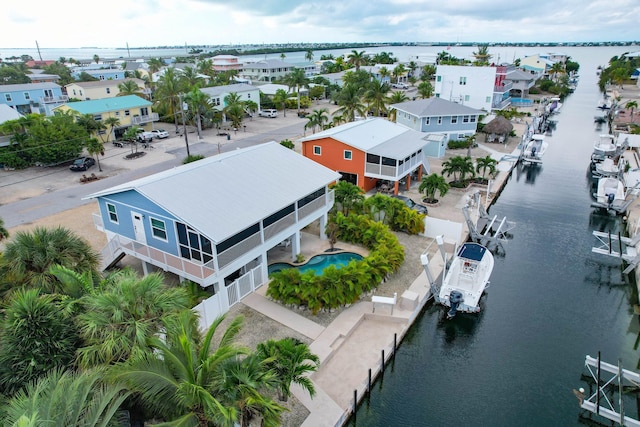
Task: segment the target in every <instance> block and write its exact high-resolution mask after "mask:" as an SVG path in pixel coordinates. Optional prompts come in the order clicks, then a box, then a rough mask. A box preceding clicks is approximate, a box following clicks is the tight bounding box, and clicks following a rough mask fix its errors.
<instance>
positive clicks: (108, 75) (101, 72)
mask: <svg viewBox="0 0 640 427" xmlns="http://www.w3.org/2000/svg"><path fill="white" fill-rule="evenodd" d="M82 73H86V74H88V75H90V76H91V77H93V78H96V79H98V80H120V79H124V78H125V70H123V69H122V66H119V65H116V64H115V63H113V64H111V63H99V64H95V63H87V64H84V65H81V66H77V67H73V68H72V69H71V77H73V78H74V79H75V80H78V79H79V78H80V75H81V74H82Z"/></svg>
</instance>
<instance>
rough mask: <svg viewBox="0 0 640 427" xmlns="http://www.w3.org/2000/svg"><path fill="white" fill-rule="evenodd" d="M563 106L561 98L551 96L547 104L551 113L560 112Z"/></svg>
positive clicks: (547, 108) (548, 111)
mask: <svg viewBox="0 0 640 427" xmlns="http://www.w3.org/2000/svg"><path fill="white" fill-rule="evenodd" d="M561 107H562V103H561V102H560V98H551V99H550V100H549V104H547V107H546V110H547V113H549V114H556V113H559V112H560V108H561Z"/></svg>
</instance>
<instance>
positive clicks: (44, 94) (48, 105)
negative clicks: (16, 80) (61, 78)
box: [0, 82, 69, 116]
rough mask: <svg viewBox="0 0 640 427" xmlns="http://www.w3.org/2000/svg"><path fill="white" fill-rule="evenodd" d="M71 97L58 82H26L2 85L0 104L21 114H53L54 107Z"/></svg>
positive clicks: (0, 88)
mask: <svg viewBox="0 0 640 427" xmlns="http://www.w3.org/2000/svg"><path fill="white" fill-rule="evenodd" d="M68 100H69V98H68V97H67V95H64V94H63V92H62V87H61V86H60V85H58V84H56V83H52V82H43V83H24V84H16V85H0V104H5V105H8V106H9V107H11V108H13V109H14V110H16V111H17V112H18V113H20V114H43V115H45V116H52V115H53V108H55V107H57V106H59V105H62V104H64V103H65V102H67V101H68Z"/></svg>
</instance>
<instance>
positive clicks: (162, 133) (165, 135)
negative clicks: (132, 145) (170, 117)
mask: <svg viewBox="0 0 640 427" xmlns="http://www.w3.org/2000/svg"><path fill="white" fill-rule="evenodd" d="M151 133H152V134H153V135H154V136H155V137H156V138H158V139H165V138H169V132H167V131H166V130H164V129H154V130H152V131H151Z"/></svg>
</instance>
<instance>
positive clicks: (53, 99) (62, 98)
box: [40, 95, 69, 104]
mask: <svg viewBox="0 0 640 427" xmlns="http://www.w3.org/2000/svg"><path fill="white" fill-rule="evenodd" d="M67 101H69V97H68V96H67V95H59V96H45V97H42V98H40V103H41V104H55V103H58V102H67Z"/></svg>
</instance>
